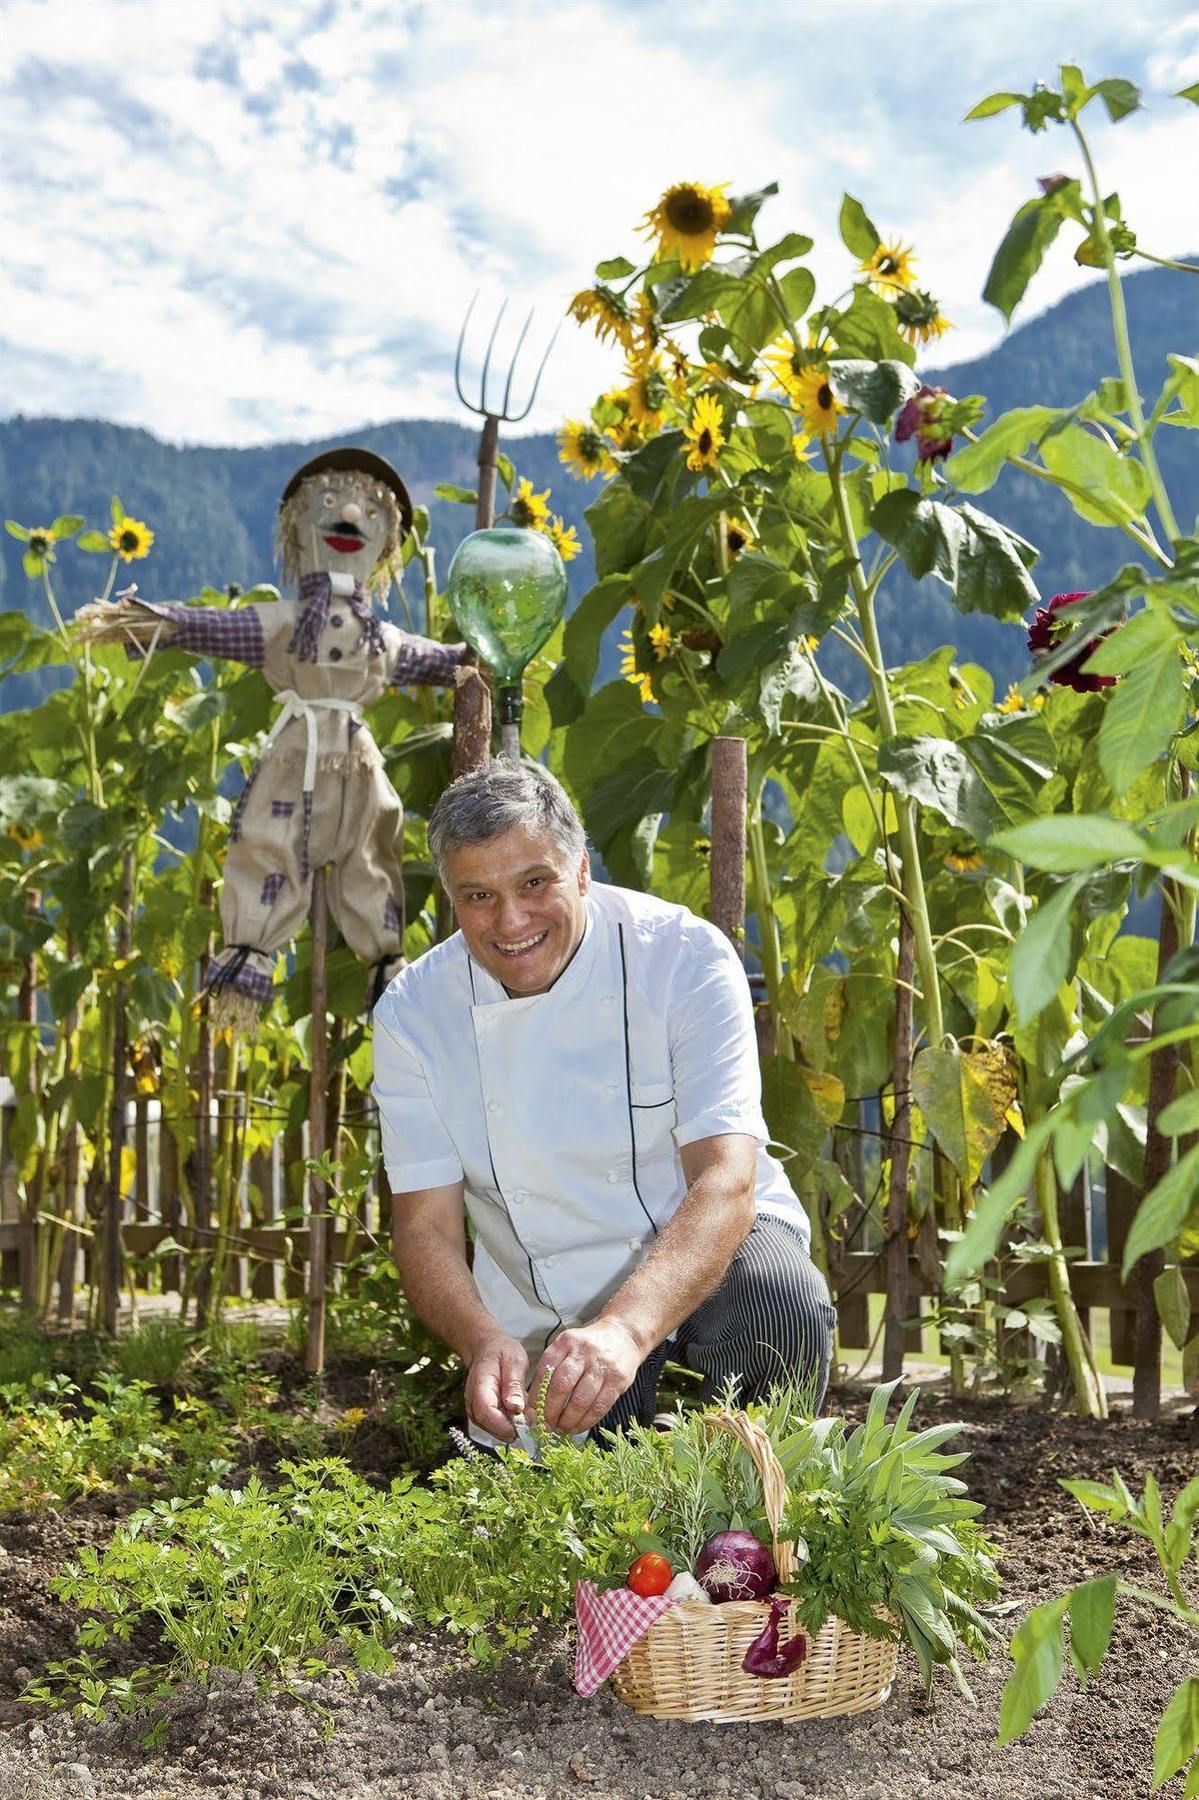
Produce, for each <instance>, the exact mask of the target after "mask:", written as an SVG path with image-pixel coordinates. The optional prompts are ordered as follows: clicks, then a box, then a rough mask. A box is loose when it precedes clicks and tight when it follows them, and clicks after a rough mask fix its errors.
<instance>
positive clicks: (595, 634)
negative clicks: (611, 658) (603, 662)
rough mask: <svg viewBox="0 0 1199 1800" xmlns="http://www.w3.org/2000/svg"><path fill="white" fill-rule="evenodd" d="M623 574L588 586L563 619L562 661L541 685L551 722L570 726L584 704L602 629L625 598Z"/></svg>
mask: <svg viewBox="0 0 1199 1800" xmlns="http://www.w3.org/2000/svg"><path fill="white" fill-rule="evenodd" d="M629 591H630V590H629V583H628V579H627V577H625V576H624V575H608V576H606V577H605V578H604V580H603V581H599V582H597V583H596V585H595V586H594V587H593V588H590V589H589V590H588V592H587V593H585V594H584V595H583V598H582V599H581V600H580V601H579V604H578V605H577V606H576V607H575V610H574V611H573V613H571V615H570V617H569V619H567V621H566V624H565V627H564V628H563V632H562V661H561V662H560V663H559V665H558V667H557V668H556V669H555V670H554V673H553V674H552V675H551V676H550V678H549V680H548V681H547V682H546V684H545V696H546V700H547V701H548V703H549V708H550V717H551V719H552V720H553V722H554V724H555V725H556V726H557V725H570V724H571V723H573V721H574V720H575V719H577V718H578V716H579V714H580V713H581V712H582V710H583V708H584V706H585V705H586V703H587V696H588V694H589V693H590V692H591V685H592V683H593V682H594V680H595V672H596V669H597V668H598V667H599V653H600V644H601V641H602V639H603V635H604V633H605V631H606V630H607V629H608V627H609V625H610V624H611V623H612V621H613V619H614V618H615V617H616V615H617V613H618V612H619V611H620V609H621V607H622V606H623V605H624V604H625V602H626V600H627V599H628V597H629Z"/></svg>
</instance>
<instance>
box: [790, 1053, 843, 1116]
mask: <svg viewBox="0 0 1199 1800" xmlns="http://www.w3.org/2000/svg"><path fill="white" fill-rule="evenodd" d="M799 1073H800V1074H801V1075H802V1076H803V1079H804V1082H805V1084H806V1085H807V1089H808V1092H809V1093H810V1094H811V1096H812V1098H813V1100H814V1101H815V1102H816V1110H817V1112H818V1113H819V1114H820V1116H821V1118H823V1119H825V1120H826V1121H827V1122H828V1124H830V1125H832V1124H834V1123H835V1122H836V1120H837V1119H839V1118H840V1117H841V1114H842V1113H843V1112H844V1110H845V1083H844V1082H843V1081H840V1080H839V1079H838V1078H837V1076H836V1075H818V1074H817V1073H816V1070H815V1069H808V1068H805V1067H804V1066H803V1065H802V1064H800V1065H799Z"/></svg>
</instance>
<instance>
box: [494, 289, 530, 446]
mask: <svg viewBox="0 0 1199 1800" xmlns="http://www.w3.org/2000/svg"><path fill="white" fill-rule="evenodd" d="M532 323H533V308H532V307H530V308H529V316H528V318H527V319H526V320H525V322H524V324H523V325H522V326H521V328H520V336H519V337H518V338H517V340H516V349H515V350H514V351H513V352H512V361H511V362H510V363H509V364H508V379H507V381H506V382H505V383H504V404H503V406H502V407H501V408H500V411H501V413H502V414H503V416H504V418H505V419H506V418H507V417H508V402H509V400H511V398H512V377H513V376H514V375H515V374H516V365H517V363H518V362H519V360H520V353H521V350H522V349H523V347H524V341H525V339H526V338H527V337H528V335H529V326H530V325H531V324H532Z"/></svg>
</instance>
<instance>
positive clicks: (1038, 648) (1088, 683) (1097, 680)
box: [1028, 588, 1116, 694]
mask: <svg viewBox="0 0 1199 1800" xmlns="http://www.w3.org/2000/svg"><path fill="white" fill-rule="evenodd" d="M1090 597H1091V592H1090V589H1089V588H1084V589H1082V590H1080V591H1079V592H1078V593H1076V594H1055V595H1054V596H1053V599H1052V600H1051V601H1050V602H1049V605H1048V606H1038V608H1037V610H1036V612H1035V613H1034V614H1033V620H1032V624H1031V626H1030V627H1029V632H1028V648H1029V650H1030V651H1031V652H1032V656H1033V660H1034V661H1036V659H1037V658H1038V657H1041V656H1047V655H1048V653H1049V652H1050V651H1051V650H1054V649H1056V648H1057V646H1058V644H1059V643H1060V642H1061V639H1062V637H1063V635H1064V632H1065V629H1066V627H1065V624H1064V623H1063V622H1062V621H1061V620H1059V619H1058V618H1056V617H1055V614H1057V613H1059V612H1062V611H1063V610H1064V609H1065V608H1066V607H1067V606H1074V605H1075V604H1076V603H1077V602H1078V601H1079V600H1089V599H1090ZM1110 636H1111V632H1110V631H1103V632H1101V633H1100V634H1099V636H1098V637H1097V638H1091V639H1090V641H1089V642H1088V643H1085V644H1084V645H1083V647H1082V649H1081V650H1080V651H1079V652H1078V655H1077V656H1072V657H1071V658H1070V661H1069V662H1066V663H1063V664H1062V666H1061V668H1060V669H1054V670H1053V672H1052V674H1051V675H1050V677H1049V679H1050V681H1054V682H1056V683H1057V685H1058V686H1059V687H1072V688H1073V689H1074V691H1075V693H1076V694H1093V693H1097V692H1098V690H1099V689H1100V688H1109V687H1115V685H1116V676H1114V675H1084V674H1083V672H1082V665H1083V664H1084V663H1085V662H1086V660H1087V658H1088V657H1089V656H1090V655H1091V654H1092V653H1093V652H1094V651H1095V650H1097V649H1098V648H1099V645H1100V644H1101V643H1102V642H1103V640H1104V638H1106V637H1110Z"/></svg>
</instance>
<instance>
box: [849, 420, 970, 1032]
mask: <svg viewBox="0 0 1199 1800" xmlns="http://www.w3.org/2000/svg"><path fill="white" fill-rule="evenodd" d="M842 454H843V448H842V450H841V451H836V452H831V453H830V452H829V451H827V450H826V453H825V461H826V463H827V465H828V472H829V480H830V482H831V484H832V491H833V499H834V502H835V504H836V507H837V516H838V518H839V520H840V524H841V534H842V538H843V541H844V545H845V549H846V551H847V553H848V555H849V561H850V569H849V578H850V585H851V586H852V588H853V594H854V601H855V604H856V606H857V613H858V627H859V630H860V631H861V634H862V642H863V644H864V645H865V647H866V654H867V662H868V667H869V670H870V687H871V692H872V694H873V696H874V704H875V709H876V711H877V712H878V718H879V724H880V726H881V727H882V731H883V735H884V736H885V737H894V736H895V729H896V727H895V709H894V707H893V705H892V703H891V691H890V689H889V688H888V686H887V672H886V668H885V666H884V663H883V650H882V644H881V642H880V640H879V635H878V622H877V620H876V618H875V614H874V594H873V593H872V592H871V591H870V587H869V585H868V583H867V581H866V575H865V571H864V570H863V568H862V559H861V555H860V553H859V551H858V540H857V534H856V533H855V531H854V528H853V517H852V515H851V513H850V510H849V497H848V495H847V494H846V492H845V484H844V482H843V480H842V478H841V456H842ZM895 814H896V836H897V838H898V840H899V860H900V863H901V865H902V867H903V877H904V893H905V895H906V897H907V907H908V912H909V916H910V917H911V921H912V933H913V937H914V938H915V945H916V966H917V968H918V969H919V970H920V987H921V992H922V996H923V1000H924V1029H925V1036H926V1039H927V1041H928V1043H929V1044H930V1046H932V1047H933V1048H935V1047H936V1046H937V1045H939V1044H940V1042H941V1040H942V1038H943V1037H944V1036H945V1017H944V1011H943V1009H942V1005H941V985H940V978H939V976H938V974H937V953H936V950H935V949H934V948H933V935H932V926H931V923H930V921H929V914H928V895H927V893H926V892H925V887H924V872H923V870H922V869H921V867H920V850H919V846H918V844H917V841H916V803H915V801H914V800H911V799H909V798H908V797H907V796H906V795H896V798H895Z"/></svg>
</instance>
